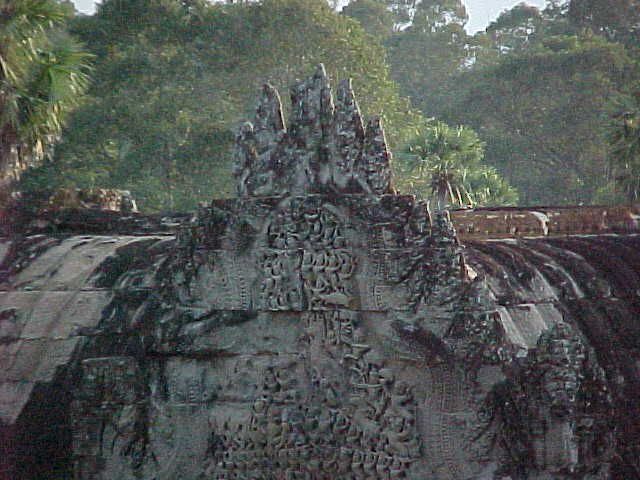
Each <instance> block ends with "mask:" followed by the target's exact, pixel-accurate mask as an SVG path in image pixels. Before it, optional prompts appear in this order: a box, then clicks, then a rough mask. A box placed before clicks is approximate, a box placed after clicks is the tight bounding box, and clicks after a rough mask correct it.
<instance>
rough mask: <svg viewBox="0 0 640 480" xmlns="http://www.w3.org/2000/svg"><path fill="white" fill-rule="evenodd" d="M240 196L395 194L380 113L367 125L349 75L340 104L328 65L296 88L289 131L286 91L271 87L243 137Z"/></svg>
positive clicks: (237, 170) (238, 146)
mask: <svg viewBox="0 0 640 480" xmlns="http://www.w3.org/2000/svg"><path fill="white" fill-rule="evenodd" d="M235 174H236V178H237V181H238V195H239V196H241V197H245V196H274V195H284V194H294V195H300V194H304V193H329V192H336V193H362V194H368V195H377V196H379V195H384V194H388V193H392V192H393V189H392V187H391V153H390V152H389V150H388V148H387V144H386V140H385V136H384V130H383V128H382V124H381V121H380V119H379V118H374V119H372V120H371V121H369V122H368V124H367V128H366V130H365V128H364V127H363V123H362V118H361V116H360V111H359V109H358V105H357V103H356V101H355V98H354V95H353V90H352V89H351V83H350V81H343V82H342V83H340V85H339V87H338V93H337V99H336V102H335V104H334V100H333V95H332V92H331V87H330V86H329V80H328V78H327V74H326V72H325V69H324V66H322V65H320V66H319V67H318V70H317V71H316V73H315V75H314V76H313V77H312V78H311V79H309V80H307V81H305V82H302V83H300V84H298V85H295V86H294V87H292V88H291V118H290V122H289V127H288V129H285V123H284V120H283V115H282V106H281V103H280V95H279V94H278V92H277V91H276V90H275V89H274V88H273V87H272V86H270V85H265V86H264V88H263V91H262V98H261V99H260V101H259V103H258V108H257V111H256V116H255V120H254V122H253V124H251V123H249V122H247V123H245V124H244V125H243V126H242V127H241V129H240V133H239V134H238V137H237V142H236V168H235Z"/></svg>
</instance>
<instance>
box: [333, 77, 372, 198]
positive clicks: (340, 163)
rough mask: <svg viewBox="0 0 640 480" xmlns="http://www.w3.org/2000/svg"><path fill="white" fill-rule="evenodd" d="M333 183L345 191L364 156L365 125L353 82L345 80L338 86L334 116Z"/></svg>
mask: <svg viewBox="0 0 640 480" xmlns="http://www.w3.org/2000/svg"><path fill="white" fill-rule="evenodd" d="M334 142H335V143H334V148H335V152H334V156H333V158H332V159H331V161H332V162H331V163H332V166H333V182H334V183H335V185H336V186H337V187H339V188H341V189H345V188H346V187H347V186H348V185H349V183H350V181H351V180H352V179H353V172H354V166H355V165H356V164H357V163H358V159H359V158H360V156H361V155H362V149H363V145H364V125H363V124H362V117H361V116H360V109H359V108H358V104H357V103H356V99H355V96H354V94H353V89H352V87H351V80H350V79H348V80H343V81H342V82H340V85H339V86H338V93H337V101H336V109H335V116H334Z"/></svg>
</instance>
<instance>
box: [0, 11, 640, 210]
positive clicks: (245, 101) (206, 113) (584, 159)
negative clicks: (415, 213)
mask: <svg viewBox="0 0 640 480" xmlns="http://www.w3.org/2000/svg"><path fill="white" fill-rule="evenodd" d="M22 1H23V2H24V4H25V5H26V4H33V5H50V4H49V3H48V2H49V0H22ZM51 1H53V0H51ZM5 3H6V4H7V5H8V4H9V2H5ZM15 3H20V2H15ZM339 4H340V2H331V1H319V0H257V1H243V2H209V1H207V0H104V1H103V2H102V3H101V4H100V5H99V8H98V11H97V13H96V14H95V15H92V16H80V17H77V18H75V20H74V21H73V22H72V24H71V28H70V30H71V33H72V34H73V35H74V36H76V37H77V38H79V39H80V40H82V41H83V42H84V43H85V44H86V46H87V49H88V50H89V51H91V52H92V53H93V54H94V55H96V60H95V62H94V63H95V70H94V72H93V77H94V81H93V85H92V87H91V91H90V98H89V100H88V101H87V102H86V103H85V104H84V105H83V106H82V107H81V108H80V109H79V110H77V111H76V113H75V114H74V116H73V118H72V121H71V122H70V124H69V126H68V128H67V129H66V130H65V131H64V134H63V142H62V143H61V144H60V145H59V146H58V147H57V149H56V153H55V159H54V161H51V162H48V163H46V164H45V165H43V166H41V167H40V168H38V169H35V170H32V171H31V172H30V173H29V175H28V176H27V177H26V178H24V180H23V187H25V188H34V189H38V188H51V187H55V186H59V185H67V186H105V187H118V188H127V189H130V190H132V191H133V194H134V196H135V197H137V198H138V199H139V202H140V204H141V206H142V208H143V209H146V210H150V211H158V210H163V209H187V208H192V207H193V206H194V205H195V203H196V202H197V201H199V200H208V199H209V198H210V197H211V196H213V195H214V194H215V195H218V196H219V195H226V194H227V195H228V194H231V193H232V182H231V181H230V172H231V168H230V162H231V155H230V150H231V145H232V143H233V138H234V135H235V131H236V128H237V126H238V125H239V123H240V122H241V121H243V120H245V119H247V118H250V117H251V115H252V110H253V108H254V104H255V100H256V95H257V92H258V90H259V88H260V87H261V85H262V83H263V82H265V81H269V82H270V83H272V84H273V85H274V86H276V87H277V88H278V89H279V90H280V92H281V94H282V95H283V97H286V96H287V95H286V93H287V91H288V88H289V86H290V85H291V84H292V83H293V82H294V81H295V80H296V79H298V78H304V77H306V76H307V75H308V74H309V72H311V71H313V69H314V67H315V65H316V64H317V63H320V62H322V63H324V64H325V66H326V68H327V71H328V73H329V75H330V76H331V77H332V79H333V80H334V81H335V80H337V79H340V78H344V77H353V79H354V87H355V90H356V94H357V96H358V99H359V103H360V106H361V108H362V110H363V112H364V114H365V116H371V115H373V114H377V113H382V114H383V116H384V117H385V128H386V131H387V135H388V137H389V140H390V143H391V145H392V148H393V149H394V150H395V151H396V152H399V153H398V155H396V158H397V159H398V161H397V167H398V170H399V171H400V174H401V179H400V182H399V184H400V186H401V187H403V188H405V190H409V191H413V192H415V193H417V194H419V195H423V196H428V195H429V194H430V193H429V192H430V189H431V187H432V186H433V185H431V184H430V182H431V178H432V177H433V175H432V173H433V172H431V174H429V175H427V171H432V170H434V169H437V168H441V170H442V171H441V172H440V173H441V174H442V175H441V178H449V177H450V178H451V179H454V177H456V176H457V178H461V175H460V174H461V173H463V175H462V177H464V178H465V181H466V183H464V182H462V183H459V185H460V186H461V187H464V188H463V189H462V190H459V192H460V195H459V198H462V197H463V195H462V193H463V190H464V189H467V190H469V191H470V184H469V181H470V180H469V179H471V178H472V176H473V175H472V174H471V173H470V172H472V171H473V172H484V173H483V175H484V180H482V181H483V182H485V186H486V182H489V183H491V182H493V187H492V188H493V190H494V191H496V192H497V191H498V190H500V189H499V188H497V187H496V185H498V183H500V182H502V184H503V185H504V188H505V189H507V190H504V192H506V193H505V195H506V197H505V198H507V197H508V199H507V200H505V199H504V198H502V199H501V198H500V195H497V196H496V195H493V193H492V194H491V195H488V196H485V197H484V198H482V199H480V200H477V201H479V202H480V203H485V204H486V203H491V202H497V203H505V202H506V203H510V202H513V201H515V200H514V198H515V197H514V196H513V194H512V193H513V192H514V190H510V189H509V187H507V182H508V184H510V185H512V186H513V187H514V188H515V189H517V191H518V194H519V201H520V203H523V204H539V203H544V204H554V203H560V204H562V203H594V202H613V201H627V200H636V197H635V195H636V194H635V193H633V192H635V191H636V190H637V187H634V185H637V184H638V178H640V167H639V166H638V160H637V158H636V156H635V155H636V154H635V153H634V152H636V150H635V149H636V148H637V143H634V142H636V137H635V136H634V134H632V133H629V132H631V131H632V130H633V129H635V128H636V127H635V125H636V123H635V122H636V121H635V120H634V118H636V117H637V115H638V114H637V98H636V96H637V93H636V92H637V91H638V90H639V88H638V85H637V78H640V65H639V62H638V58H640V56H639V52H640V48H639V47H640V45H639V40H638V25H640V22H639V18H638V15H640V13H639V12H640V8H638V5H637V1H636V0H614V1H611V2H610V1H605V0H549V1H548V2H547V6H546V8H544V9H542V10H540V9H537V8H535V7H532V6H529V5H527V4H526V3H521V4H518V5H516V6H515V7H513V8H512V9H510V10H506V11H505V12H503V13H502V15H501V16H500V17H499V18H497V19H496V20H495V21H494V22H493V23H492V24H491V25H489V26H488V28H487V29H486V30H485V31H484V32H479V33H477V34H475V35H469V34H468V33H467V32H466V31H465V24H466V21H467V12H466V10H465V8H464V4H463V2H462V1H461V0H351V1H350V2H348V4H347V6H346V7H345V8H344V9H343V10H342V12H341V13H338V12H336V10H335V8H336V7H337V6H338V5H339ZM0 5H4V4H2V3H0ZM56 5H57V4H56ZM332 6H333V7H334V8H333V9H332V8H331V7H332ZM56 8H58V7H56ZM3 25H4V24H3ZM3 25H0V32H7V31H10V30H7V29H6V27H5V26H3ZM47 25H49V24H47ZM38 28H41V27H38ZM38 28H36V30H37V31H39V30H38ZM27 30H28V29H27ZM27 30H25V31H27ZM36 30H32V31H36ZM2 34H3V35H6V33H2ZM39 38H40V37H39ZM46 38H47V40H46V43H47V45H48V46H49V47H51V46H52V45H54V43H55V42H57V41H60V42H63V40H64V42H69V41H70V40H69V37H68V36H66V35H63V34H62V33H60V34H56V35H47V36H46ZM58 39H60V40H58ZM67 44H68V45H71V44H70V43H67ZM74 48H75V50H73V49H71V50H70V51H74V52H76V54H77V55H80V54H79V51H78V50H77V47H74ZM0 53H2V55H3V56H5V57H6V56H7V52H6V50H5V51H3V50H1V47H0ZM27 57H29V58H31V59H33V58H38V62H40V64H41V67H42V69H44V65H45V63H46V62H44V59H45V58H49V59H53V58H55V59H56V61H59V60H60V59H62V58H65V57H64V55H58V54H56V55H53V56H47V55H40V54H39V55H37V56H34V55H33V52H32V53H30V54H25V58H27ZM3 58H4V57H3ZM16 58H20V56H18V57H16ZM73 58H75V59H76V60H77V59H80V58H81V57H80V56H76V57H73ZM3 68H6V67H3ZM82 68H83V67H79V68H77V69H76V70H73V72H75V73H76V74H77V75H75V76H74V78H75V79H76V80H81V81H85V78H86V77H85V76H83V75H80V73H83V74H84V72H85V70H83V69H82ZM42 69H41V70H40V71H44V70H42ZM26 71H28V72H30V73H29V75H25V76H24V78H25V79H26V78H31V79H33V78H36V77H37V75H35V76H32V75H33V74H34V72H37V71H38V69H37V68H29V69H26V70H25V72H26ZM65 71H72V70H68V69H66V70H65ZM3 75H5V77H3V78H4V79H3V80H2V81H3V82H4V83H3V85H5V86H4V87H3V90H2V91H1V92H0V93H1V94H2V96H3V97H2V98H0V100H2V101H3V102H4V103H6V104H7V105H18V104H17V103H15V102H14V103H11V102H10V101H8V100H7V99H8V98H17V97H16V95H17V93H18V92H20V93H21V94H22V93H23V92H31V93H29V94H28V95H25V96H24V98H30V99H34V100H38V102H40V99H41V98H44V97H43V96H42V95H41V94H40V93H37V92H43V91H44V90H45V89H46V87H45V83H43V82H35V81H31V80H29V81H25V82H24V85H30V87H29V88H31V90H29V89H26V88H23V87H20V88H14V89H13V90H12V89H11V88H7V87H6V85H8V83H7V80H6V77H7V76H6V73H3ZM54 77H55V76H54ZM54 77H51V76H47V75H44V76H43V75H41V76H40V77H39V78H42V79H45V78H54ZM36 87H37V88H36ZM34 88H35V90H34ZM74 88H77V89H78V90H77V91H80V90H81V85H79V86H78V87H74ZM11 95H13V97H11ZM402 95H404V96H405V97H402ZM51 98H53V97H51ZM56 98H61V97H56ZM66 98H67V100H75V99H76V98H77V96H75V97H73V98H70V97H66ZM27 103H28V102H27ZM36 103H37V102H36ZM284 103H285V108H286V104H287V103H288V102H287V101H286V98H285V102H284ZM34 104H35V103H34ZM39 104H40V105H44V103H42V102H40V103H39ZM25 105H26V104H21V106H20V107H19V108H18V107H16V108H14V109H13V110H11V109H8V110H6V111H7V112H11V111H13V112H21V113H20V115H19V116H16V115H14V118H22V119H25V118H37V116H34V115H32V116H31V117H29V116H28V115H25V112H32V113H33V112H35V110H33V109H31V110H30V109H29V108H27V107H26V106H25ZM7 118H9V116H7V115H5V116H4V117H3V121H4V122H5V123H4V124H3V125H5V127H4V128H5V132H6V131H7V130H6V126H7V125H12V127H11V128H13V129H14V130H15V131H16V132H17V131H20V132H27V130H28V129H22V127H21V128H18V127H17V125H18V123H16V122H14V123H7V122H8V121H7V120H6V119H7ZM425 118H431V119H435V120H436V122H435V123H434V122H428V121H426V120H425ZM437 121H440V122H446V124H448V125H462V126H465V127H460V128H461V129H459V130H456V129H455V128H452V127H447V128H449V129H450V130H449V133H451V132H471V131H472V130H471V128H472V129H473V131H475V132H476V134H477V140H478V143H477V144H478V145H485V148H484V150H483V151H484V157H483V159H482V161H481V162H480V161H478V162H475V163H474V162H472V165H473V167H472V168H469V167H468V166H467V167H465V168H466V170H465V168H461V167H459V166H457V167H453V166H452V165H453V163H455V162H453V161H452V160H451V159H449V160H447V161H445V162H443V163H441V164H439V165H440V166H439V167H437V168H436V167H435V166H434V165H433V164H432V160H433V157H428V156H427V157H424V156H423V157H420V158H423V159H426V158H429V159H430V160H424V161H422V163H420V162H418V163H417V164H411V162H410V161H409V160H410V158H413V159H414V160H415V159H416V158H418V157H419V156H418V157H416V155H415V152H416V151H417V150H416V149H417V148H418V147H419V145H420V142H421V141H427V139H428V138H430V137H429V135H432V134H434V131H435V130H429V129H427V130H425V127H424V125H425V122H427V123H426V124H427V125H430V126H431V127H433V126H434V125H441V124H439V123H437ZM28 123H29V122H26V123H25V124H28ZM59 125H60V123H58V126H59ZM442 129H444V127H442ZM443 131H444V130H443ZM633 131H635V130H633ZM40 132H41V133H43V132H44V131H42V130H41V131H40ZM49 132H50V134H57V133H56V132H59V130H56V131H55V132H54V131H53V130H51V131H49ZM465 135H466V133H465ZM474 135H475V134H474ZM3 138H5V139H6V138H8V137H7V136H6V135H5V137H3ZM21 138H25V139H27V138H32V137H29V135H28V134H26V133H25V136H23V137H21ZM33 138H35V137H33ZM39 138H43V137H42V136H40V137H39ZM427 143H428V142H427ZM7 144H8V143H7V142H6V141H5V144H3V145H5V147H4V148H5V149H6V145H7ZM32 145H37V142H36V143H32ZM426 145H427V144H425V145H424V146H425V151H428V149H426ZM432 146H433V145H432ZM35 149H36V150H37V149H38V147H37V146H36V148H35ZM412 149H413V150H412ZM403 152H404V153H403ZM412 152H413V153H412ZM411 155H413V157H411ZM430 162H431V163H430ZM427 164H429V166H427ZM412 165H413V166H412ZM443 165H444V166H443ZM463 170H464V172H463ZM434 171H435V170H434ZM456 172H457V173H456ZM453 173H456V175H453V176H452V175H450V174H453ZM490 177H491V178H490ZM434 178H435V177H434ZM478 181H480V180H478ZM436 183H437V182H436ZM454 183H455V182H454ZM480 184H481V183H478V184H477V185H480ZM430 185H431V186H430ZM478 188H480V187H477V188H476V189H478ZM482 188H484V187H482ZM480 189H481V188H480ZM436 190H437V188H436ZM485 191H486V190H485ZM508 192H511V193H508ZM450 193H451V192H450ZM449 196H450V197H451V195H449ZM455 196H456V197H458V195H455ZM469 199H470V197H468V198H467V200H469ZM467 203H469V202H467Z"/></svg>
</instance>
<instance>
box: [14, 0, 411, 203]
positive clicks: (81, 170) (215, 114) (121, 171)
mask: <svg viewBox="0 0 640 480" xmlns="http://www.w3.org/2000/svg"><path fill="white" fill-rule="evenodd" d="M160 19H162V20H161V21H160ZM73 31H74V33H76V34H77V35H79V36H80V37H81V38H83V39H85V41H86V42H87V44H88V45H89V46H90V47H91V48H92V49H94V51H95V53H96V54H97V55H98V60H97V62H96V63H97V65H96V74H95V78H96V81H95V84H94V85H93V88H92V90H91V95H92V97H93V98H92V101H91V102H89V103H87V105H86V106H85V107H84V108H83V109H82V110H80V111H78V112H77V114H76V115H75V117H74V119H73V122H72V124H71V125H70V128H69V129H68V130H67V132H66V135H65V140H64V142H63V144H62V145H60V147H59V148H58V149H57V152H56V161H55V162H54V163H52V164H50V165H47V166H46V167H43V168H41V169H39V170H38V171H34V172H31V174H30V176H29V178H28V179H26V180H25V185H28V186H29V188H38V186H39V185H45V184H46V185H63V184H64V185H67V186H80V187H90V186H104V187H117V188H126V189H129V190H131V191H132V193H133V195H134V197H135V198H137V200H138V204H139V206H140V207H141V208H142V209H144V210H146V211H162V210H167V209H171V210H175V209H179V210H185V209H191V208H193V207H195V204H196V202H197V201H206V200H209V199H211V198H212V197H213V196H225V195H226V196H228V195H231V194H233V193H234V192H233V183H234V182H233V181H232V180H231V178H230V175H231V171H232V166H231V161H232V159H231V156H232V155H231V150H232V145H233V139H234V136H235V135H234V131H235V129H236V128H237V126H238V125H239V124H240V123H241V122H242V121H244V120H245V119H247V118H251V117H252V116H253V112H254V105H255V102H256V98H257V95H258V92H259V90H260V87H261V86H262V84H263V83H264V82H265V81H269V82H270V83H271V84H273V85H274V86H275V87H276V88H278V89H279V90H280V92H281V93H282V94H283V97H284V102H283V103H284V104H285V108H286V107H287V105H288V102H287V101H286V92H287V91H288V88H289V86H290V85H291V84H292V83H293V82H295V81H296V79H300V78H305V77H307V76H308V75H309V74H310V72H312V71H313V70H314V69H315V66H316V65H317V64H318V63H321V62H322V63H324V64H325V66H326V69H327V72H328V73H329V75H330V76H331V77H332V78H333V79H334V81H335V80H337V79H339V78H345V77H352V78H353V84H354V88H355V90H356V94H357V95H358V101H359V104H360V107H361V108H362V110H363V113H364V114H365V115H373V114H376V113H381V114H382V115H383V116H384V117H385V127H386V130H387V135H388V138H389V140H390V143H391V144H392V145H398V144H400V143H402V142H403V141H405V140H406V139H407V138H408V137H409V136H410V135H411V132H412V131H413V130H415V125H417V124H418V123H419V122H420V120H421V119H420V116H419V114H417V113H416V112H413V111H411V110H410V108H409V105H408V101H406V100H404V99H402V98H401V97H400V96H399V95H398V92H397V88H396V86H395V85H394V83H393V82H392V81H391V80H390V78H389V75H388V70H387V67H386V65H385V63H384V55H385V54H384V50H383V48H382V47H381V45H380V44H379V43H378V42H376V41H375V40H374V39H372V38H371V37H370V36H369V35H367V34H366V33H365V32H364V31H363V30H362V28H361V27H360V26H359V25H358V24H357V22H355V21H353V20H351V19H348V18H345V17H343V16H340V15H338V14H336V13H335V12H334V11H333V10H331V9H330V8H329V7H328V5H326V4H325V3H324V2H318V1H315V0H263V1H261V2H256V3H247V4H234V5H221V4H210V3H208V2H204V1H202V2H199V1H191V2H184V1H178V0H135V1H124V0H107V1H105V2H103V3H102V4H101V5H100V8H99V10H98V12H97V13H96V15H94V16H92V17H80V18H78V19H77V20H76V21H75V23H74V25H73Z"/></svg>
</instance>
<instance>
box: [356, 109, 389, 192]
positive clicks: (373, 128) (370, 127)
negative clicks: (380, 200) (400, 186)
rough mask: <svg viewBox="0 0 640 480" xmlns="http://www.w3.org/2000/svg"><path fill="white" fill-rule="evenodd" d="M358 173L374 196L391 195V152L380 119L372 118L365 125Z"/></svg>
mask: <svg viewBox="0 0 640 480" xmlns="http://www.w3.org/2000/svg"><path fill="white" fill-rule="evenodd" d="M358 167H359V168H358V170H359V173H360V174H362V175H363V177H364V180H365V181H366V183H367V184H368V185H369V187H370V188H371V190H372V193H374V194H375V195H384V194H387V193H393V189H392V188H391V152H390V151H389V149H388V148H387V140H386V138H385V136H384V129H383V128H382V119H381V118H380V117H374V118H372V119H371V120H369V123H368V124H367V131H366V134H365V137H364V148H363V155H362V157H361V163H360V164H359V165H358Z"/></svg>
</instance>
